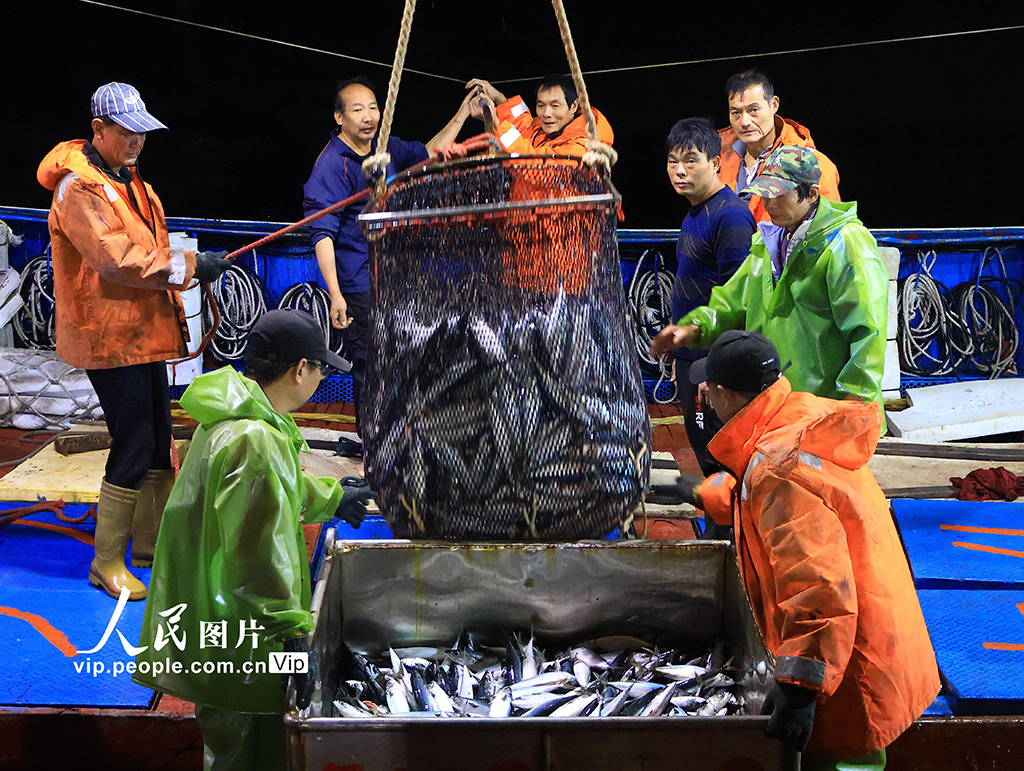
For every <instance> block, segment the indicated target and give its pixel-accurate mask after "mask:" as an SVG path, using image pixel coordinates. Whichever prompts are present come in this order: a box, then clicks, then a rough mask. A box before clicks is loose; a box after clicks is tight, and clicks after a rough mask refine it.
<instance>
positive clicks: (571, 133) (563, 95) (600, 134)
mask: <svg viewBox="0 0 1024 771" xmlns="http://www.w3.org/2000/svg"><path fill="white" fill-rule="evenodd" d="M466 88H469V89H477V90H478V92H479V93H480V94H481V96H483V97H486V101H487V104H486V106H485V107H484V109H487V110H490V112H491V120H492V121H493V123H494V134H495V135H496V136H497V137H498V140H499V141H500V142H501V146H502V147H504V148H505V149H506V150H507V151H508V152H510V153H519V154H521V155H532V154H536V153H545V154H549V153H550V154H553V155H580V156H582V155H583V154H584V153H585V152H586V151H587V122H586V120H585V119H584V117H583V115H582V114H581V112H580V102H579V99H578V98H577V95H576V86H575V85H573V82H572V78H571V77H569V76H568V75H548V76H547V77H546V78H544V79H543V80H541V81H540V82H539V83H538V84H537V86H536V88H535V89H534V108H535V109H536V111H537V117H534V116H533V115H531V114H530V108H529V106H527V104H526V101H525V100H524V99H523V98H522V97H521V96H513V97H512V98H511V99H507V98H506V97H505V95H504V94H503V93H501V92H500V91H499V90H498V89H496V88H495V87H494V86H492V85H491V84H490V83H488V82H487V81H486V80H481V79H480V78H473V80H471V81H469V82H468V83H467V84H466ZM477 109H478V108H477V106H476V105H474V114H475V113H476V111H477ZM590 109H591V110H593V112H594V117H595V118H596V119H597V138H598V139H599V140H600V141H601V142H604V143H605V144H607V145H610V144H612V142H614V141H615V133H614V132H613V131H612V127H611V125H610V124H609V123H608V120H607V119H606V118H605V117H604V115H602V114H601V113H600V112H599V111H598V110H596V109H594V108H593V107H591V108H590Z"/></svg>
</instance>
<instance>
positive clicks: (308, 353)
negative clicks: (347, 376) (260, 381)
mask: <svg viewBox="0 0 1024 771" xmlns="http://www.w3.org/2000/svg"><path fill="white" fill-rule="evenodd" d="M245 356H246V358H249V357H254V358H257V359H262V360H264V361H272V362H279V363H281V364H298V362H299V361H300V360H301V359H308V360H309V361H321V362H323V363H324V364H327V365H328V366H331V367H334V368H335V369H336V370H338V371H339V372H348V371H349V370H350V369H352V364H351V363H350V362H348V361H346V360H345V359H343V358H341V357H340V356H339V355H338V354H336V353H335V352H334V351H332V350H330V349H329V348H328V347H327V343H326V342H325V341H324V331H323V329H321V327H320V325H319V324H318V323H317V321H316V319H314V318H313V317H312V316H310V315H309V314H308V313H304V312H302V311H296V310H287V309H281V310H273V311H269V312H267V313H265V314H263V317H262V318H260V320H259V321H257V322H256V324H255V325H254V326H253V328H252V329H251V330H250V332H249V339H248V340H247V341H246V343H245Z"/></svg>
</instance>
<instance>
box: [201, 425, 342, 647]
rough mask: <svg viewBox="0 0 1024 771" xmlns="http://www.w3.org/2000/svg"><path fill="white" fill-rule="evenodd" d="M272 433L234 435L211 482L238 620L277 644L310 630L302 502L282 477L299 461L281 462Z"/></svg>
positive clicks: (226, 577)
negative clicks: (215, 485)
mask: <svg viewBox="0 0 1024 771" xmlns="http://www.w3.org/2000/svg"><path fill="white" fill-rule="evenodd" d="M268 434H269V432H268V431H258V430H252V429H250V430H248V431H246V432H244V433H241V434H239V435H238V436H236V437H235V438H234V440H233V441H232V442H230V443H229V444H227V445H226V446H225V447H224V448H223V449H222V450H221V451H220V452H219V453H218V457H217V458H216V460H215V463H214V468H216V467H217V466H220V468H222V469H224V474H223V475H216V474H215V475H213V476H212V478H213V479H219V480H220V485H219V486H218V489H217V490H216V492H215V493H214V501H215V502H214V506H215V507H216V510H217V515H218V516H217V522H218V527H219V529H220V533H219V536H220V542H221V543H222V544H223V551H222V553H223V562H222V569H223V578H222V585H223V586H225V587H233V593H234V596H235V598H236V599H237V601H238V602H239V611H240V615H241V617H243V618H244V617H249V618H252V619H253V620H255V621H257V622H259V624H260V625H262V626H263V627H264V628H265V629H264V631H263V632H262V635H263V637H264V639H266V640H268V641H278V642H280V641H284V640H287V639H289V638H292V637H296V636H298V635H301V634H308V633H309V632H310V631H311V630H312V628H313V627H312V616H311V615H310V612H309V610H308V603H303V599H304V597H303V595H304V594H308V589H307V590H306V591H305V592H304V591H303V589H304V586H303V583H304V582H303V575H302V574H303V572H306V573H308V567H307V566H306V549H305V541H304V539H303V538H302V529H301V527H300V526H299V518H298V514H299V510H300V507H301V503H300V501H299V500H296V497H297V496H295V494H294V492H292V491H291V490H289V489H288V486H287V485H286V483H285V479H283V478H282V477H283V475H282V474H281V473H280V470H281V469H282V467H284V468H288V466H290V465H293V464H294V461H292V462H291V463H289V459H288V458H287V457H280V456H283V455H285V453H283V452H282V451H281V450H282V446H281V443H280V442H278V441H274V440H273V439H272V438H271V437H270V436H269V435H268ZM286 449H287V448H286ZM255 459H261V460H263V459H266V460H267V461H269V462H265V463H264V462H260V461H256V462H254V460H255ZM303 497H304V498H305V499H307V501H308V499H309V497H310V496H309V494H308V493H305V494H304V495H303ZM317 513H319V512H317ZM331 513H332V514H333V512H331Z"/></svg>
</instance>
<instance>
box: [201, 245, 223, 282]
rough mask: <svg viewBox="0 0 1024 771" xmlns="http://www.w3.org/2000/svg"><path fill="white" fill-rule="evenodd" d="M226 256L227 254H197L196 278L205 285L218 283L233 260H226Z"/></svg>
mask: <svg viewBox="0 0 1024 771" xmlns="http://www.w3.org/2000/svg"><path fill="white" fill-rule="evenodd" d="M226 254H227V252H196V273H195V277H196V278H197V279H198V280H199V281H202V282H203V283H204V284H209V283H212V282H214V281H216V280H217V279H218V278H220V277H221V274H223V273H224V271H225V270H227V269H228V266H229V265H231V260H225V259H224V255H226Z"/></svg>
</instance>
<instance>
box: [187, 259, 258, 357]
mask: <svg viewBox="0 0 1024 771" xmlns="http://www.w3.org/2000/svg"><path fill="white" fill-rule="evenodd" d="M210 288H211V289H212V290H213V296H214V299H215V300H216V302H217V308H218V309H219V310H220V315H221V325H220V328H219V329H218V330H217V334H215V335H214V336H213V339H212V340H211V341H210V350H211V351H212V352H213V355H214V356H216V357H217V358H218V359H219V360H220V361H224V362H230V361H238V360H240V359H241V358H242V357H243V356H244V354H245V341H246V338H248V336H249V330H251V329H252V328H253V326H254V325H255V324H256V322H257V321H259V319H260V317H261V316H262V315H263V314H264V313H266V312H267V295H266V292H265V290H264V288H263V283H262V282H261V281H260V280H259V278H258V277H257V276H256V275H255V274H254V273H251V272H249V271H248V270H246V269H245V268H243V267H242V266H241V265H239V264H238V263H237V262H233V263H232V264H231V265H230V266H229V267H228V269H227V270H226V271H224V275H223V276H221V277H220V278H219V279H218V280H217V281H215V282H214V283H213V284H211V285H210ZM212 325H213V315H212V314H211V313H210V309H209V307H208V306H207V303H206V302H205V300H204V302H203V329H204V331H205V330H208V329H209V328H210V327H211V326H212Z"/></svg>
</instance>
